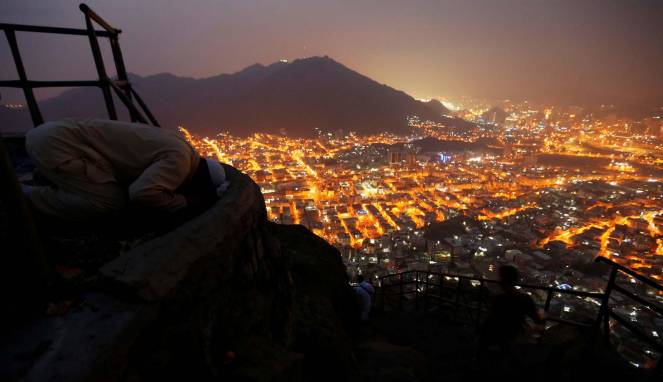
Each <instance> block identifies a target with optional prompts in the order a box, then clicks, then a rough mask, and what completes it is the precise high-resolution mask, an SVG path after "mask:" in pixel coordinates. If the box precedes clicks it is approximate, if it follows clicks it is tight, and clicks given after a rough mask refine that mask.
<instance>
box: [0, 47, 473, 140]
mask: <svg viewBox="0 0 663 382" xmlns="http://www.w3.org/2000/svg"><path fill="white" fill-rule="evenodd" d="M130 80H131V81H132V83H133V85H134V87H135V89H136V90H137V91H138V93H139V94H140V95H141V97H142V98H143V99H144V100H145V101H146V103H147V104H148V106H149V107H150V109H151V110H152V112H153V113H154V115H155V116H156V117H157V119H158V120H159V122H160V123H161V124H162V125H163V126H165V127H170V128H174V127H176V126H178V125H181V126H185V127H187V128H188V129H190V130H191V131H193V132H195V133H199V134H208V135H213V134H215V133H218V132H222V131H228V132H230V133H232V134H236V135H249V134H251V133H254V132H271V133H278V132H285V133H287V134H288V135H291V136H311V135H313V134H314V131H315V128H319V129H321V130H325V131H335V130H340V129H342V130H344V131H346V132H347V131H355V132H357V133H358V134H373V133H380V132H384V131H388V132H393V133H406V132H408V131H409V128H408V126H407V121H406V117H407V116H411V115H417V116H419V117H420V118H422V119H429V120H435V121H438V122H447V123H448V124H449V125H458V126H467V125H468V122H466V121H464V120H461V119H456V118H449V117H445V116H443V115H442V114H443V113H444V111H445V109H446V108H445V109H442V108H440V107H439V106H440V105H437V104H425V103H423V102H420V101H417V100H415V99H414V98H412V97H411V96H409V95H407V94H406V93H404V92H402V91H399V90H395V89H393V88H391V87H389V86H387V85H384V84H380V83H378V82H376V81H374V80H372V79H370V78H368V77H366V76H364V75H361V74H359V73H357V72H355V71H353V70H351V69H348V68H347V67H345V66H344V65H342V64H340V63H338V62H336V61H334V60H333V59H331V58H329V57H326V56H325V57H311V58H304V59H298V60H295V61H293V62H290V63H287V62H280V61H279V62H276V63H273V64H271V65H267V66H264V65H261V64H255V65H251V66H248V67H246V68H244V69H243V70H241V71H239V72H236V73H232V74H221V75H218V76H214V77H209V78H203V79H194V78H187V77H178V76H175V75H172V74H169V73H161V74H156V75H152V76H147V77H140V76H136V75H130ZM116 105H118V107H117V109H118V110H120V111H122V112H123V113H124V107H123V106H122V105H121V104H120V102H119V100H116ZM40 106H41V109H42V113H43V114H44V116H45V118H46V119H47V120H54V119H58V118H63V117H70V116H74V117H101V118H106V111H105V108H104V104H103V99H102V96H101V92H100V91H99V90H98V89H96V88H82V89H73V90H69V91H66V92H64V93H62V94H61V95H59V96H57V97H55V98H52V99H49V100H46V101H42V102H41V103H40ZM15 114H16V113H11V115H10V116H8V115H7V113H2V112H0V124H2V125H4V126H7V125H12V124H13V123H18V122H15V121H16V120H17V118H15V117H16V115H15ZM124 117H125V119H126V113H124ZM23 120H24V121H23V122H22V123H25V118H23Z"/></svg>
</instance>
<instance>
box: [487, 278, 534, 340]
mask: <svg viewBox="0 0 663 382" xmlns="http://www.w3.org/2000/svg"><path fill="white" fill-rule="evenodd" d="M499 275H500V286H501V288H502V292H501V293H500V294H498V295H496V296H495V297H494V298H493V300H492V304H491V305H490V308H489V313H488V316H487V318H486V321H485V322H484V326H483V329H482V331H481V341H480V342H481V344H480V346H481V347H482V348H484V349H483V350H486V349H485V348H487V347H491V346H495V345H496V346H498V347H499V348H501V350H506V349H507V348H508V347H509V346H510V344H511V343H512V342H513V341H514V340H515V339H516V338H517V337H518V336H519V335H520V334H521V333H523V332H524V331H525V329H526V328H527V323H526V319H527V318H528V317H529V318H530V319H532V321H534V322H535V323H536V324H539V325H540V324H543V322H544V320H543V316H542V314H540V312H539V310H538V309H537V308H536V305H535V304H534V301H533V300H532V297H530V296H529V295H528V294H526V293H523V292H521V291H519V290H518V289H516V284H517V283H518V281H519V280H520V274H519V273H518V270H517V269H516V268H515V267H513V266H511V265H504V266H502V267H500V269H499ZM480 350H481V349H480Z"/></svg>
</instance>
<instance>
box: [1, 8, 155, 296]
mask: <svg viewBox="0 0 663 382" xmlns="http://www.w3.org/2000/svg"><path fill="white" fill-rule="evenodd" d="M79 8H80V10H81V12H83V14H84V17H85V25H86V29H75V28H60V27H46V26H36V25H20V24H5V23H0V30H2V31H4V34H5V37H6V38H7V42H8V44H9V49H10V51H11V54H12V57H13V60H14V65H15V66H16V73H17V74H18V79H17V80H3V81H0V87H8V88H20V89H23V94H24V96H25V100H26V103H27V105H28V108H29V110H30V117H31V119H32V124H33V125H34V126H37V125H40V124H42V123H43V122H44V118H43V116H42V114H41V111H40V109H39V104H38V103H37V100H36V98H35V95H34V89H35V88H48V87H91V86H92V87H98V88H100V89H101V91H102V93H103V96H104V102H105V105H106V110H107V112H108V117H109V118H110V119H113V120H117V119H118V118H117V111H116V109H115V105H114V103H113V93H111V90H112V91H113V92H114V93H115V95H116V96H117V97H118V98H119V99H120V101H122V103H123V104H124V105H125V107H126V108H127V109H128V111H129V115H130V117H131V121H132V122H141V123H150V124H151V125H153V126H156V127H158V126H159V123H158V122H157V120H156V119H155V118H154V115H153V114H152V113H151V112H150V110H149V109H148V107H147V105H146V104H145V102H144V101H143V100H142V98H140V96H139V95H138V93H136V91H135V90H134V89H133V87H132V86H131V83H130V82H129V80H128V77H127V71H126V67H125V65H124V59H123V58H122V49H121V48H120V43H119V35H120V33H121V30H119V29H117V28H114V27H113V26H111V25H110V24H109V23H108V22H107V21H106V20H104V19H103V18H101V16H99V15H98V14H96V13H95V12H94V11H93V10H92V9H90V7H88V6H87V5H85V4H80V6H79ZM95 24H96V25H98V26H100V27H101V28H102V29H103V30H97V29H95ZM17 32H20V33H46V34H55V35H69V36H87V37H88V39H89V42H90V48H91V50H92V57H93V59H94V63H95V67H96V71H97V76H98V79H97V80H74V81H34V80H30V79H29V78H28V75H27V72H26V70H25V66H24V64H23V58H22V56H21V50H20V49H19V44H18V41H17V38H16V34H17ZM99 38H107V39H108V40H109V42H110V47H111V51H112V55H113V61H114V64H115V68H116V72H117V79H115V80H114V79H111V78H110V77H109V76H108V74H107V72H106V66H105V63H104V59H103V56H102V54H101V48H100V46H99ZM134 100H135V101H136V102H137V103H138V106H139V107H140V109H139V108H138V107H136V105H134V103H133V101H134ZM0 169H1V170H2V171H1V172H0V198H1V199H0V200H2V203H3V206H4V207H5V209H6V214H7V219H8V220H9V222H11V224H9V227H10V229H11V231H12V234H11V236H10V237H12V238H14V239H15V240H16V241H17V243H19V246H20V247H23V248H22V250H21V252H22V253H21V256H13V257H12V256H9V257H10V258H12V259H18V258H25V261H22V262H18V263H17V264H9V265H10V268H11V269H16V270H19V269H24V268H30V269H28V270H25V271H23V272H22V274H23V275H24V277H21V279H26V280H28V279H29V280H31V282H30V284H31V285H36V284H37V281H41V284H42V285H48V284H49V283H50V282H51V281H52V280H53V279H54V278H55V276H54V272H53V270H52V269H51V268H50V267H49V266H48V261H47V259H46V256H45V250H44V246H43V245H41V242H40V236H39V233H38V232H37V228H36V226H35V222H34V218H33V216H32V213H31V211H30V209H29V208H28V205H27V202H26V200H25V198H24V197H23V194H22V192H21V187H20V185H19V183H18V180H17V177H16V173H15V171H14V166H13V163H12V161H11V158H10V153H9V151H8V149H7V146H6V145H5V140H4V138H3V139H2V140H0ZM16 261H17V260H14V262H16ZM11 265H15V266H11ZM19 273H21V272H20V271H19ZM34 280H37V281H34Z"/></svg>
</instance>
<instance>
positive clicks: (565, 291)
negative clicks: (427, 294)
mask: <svg viewBox="0 0 663 382" xmlns="http://www.w3.org/2000/svg"><path fill="white" fill-rule="evenodd" d="M411 273H422V274H425V275H434V276H440V277H450V278H459V279H461V280H465V281H478V282H484V283H493V284H499V283H500V282H499V280H491V279H484V278H481V277H471V276H461V275H453V274H447V273H434V272H430V273H424V272H415V271H408V272H404V273H397V274H393V275H387V276H382V277H381V278H380V282H381V284H383V287H391V286H398V285H401V284H403V285H408V284H414V283H415V280H405V281H396V282H395V283H385V282H384V281H383V280H385V279H389V278H396V277H398V275H404V274H411ZM419 283H420V285H431V286H435V287H439V286H440V284H439V283H436V282H429V281H428V280H425V281H424V280H422V281H419ZM422 283H423V284H422ZM516 286H519V287H521V288H527V289H536V290H542V291H546V292H548V291H551V292H552V293H562V294H567V295H574V296H581V297H591V298H601V297H603V293H599V292H585V291H578V290H573V289H570V290H569V289H559V288H555V287H548V286H542V285H531V284H516ZM443 287H444V286H443ZM454 288H455V286H454Z"/></svg>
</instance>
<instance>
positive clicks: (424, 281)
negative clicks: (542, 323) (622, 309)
mask: <svg viewBox="0 0 663 382" xmlns="http://www.w3.org/2000/svg"><path fill="white" fill-rule="evenodd" d="M596 262H599V263H604V264H607V265H608V266H609V267H610V272H609V276H608V282H607V284H606V286H605V288H604V290H603V291H602V292H587V291H580V290H573V289H563V288H558V287H554V286H543V285H531V284H522V283H520V284H517V287H518V288H521V289H523V290H532V291H538V292H541V293H543V295H545V299H544V301H545V302H544V303H543V310H544V311H545V312H546V320H547V321H552V322H557V323H564V324H570V325H576V326H586V327H594V328H596V329H597V330H600V331H601V333H602V334H603V336H604V338H605V339H606V340H610V337H611V329H612V328H613V327H614V326H615V325H612V324H611V321H610V320H611V319H612V320H614V321H615V322H616V323H618V324H620V325H621V326H623V327H624V328H625V329H627V330H628V332H630V333H632V334H634V335H635V336H636V337H637V338H638V339H639V340H641V341H642V342H644V343H646V344H647V345H649V346H651V347H652V348H653V349H654V350H655V351H656V352H657V353H658V354H659V359H658V361H657V362H656V365H655V367H654V370H655V373H657V374H660V373H661V372H662V371H663V342H662V341H661V337H663V333H661V334H660V335H659V334H658V332H657V331H654V332H652V334H651V335H650V334H648V333H646V332H644V331H643V330H642V329H640V328H638V327H637V326H636V325H634V324H633V323H632V322H631V321H630V319H627V318H625V317H623V315H621V314H619V313H617V312H616V311H615V309H614V307H613V306H612V304H611V301H613V300H614V298H615V297H616V294H619V297H621V299H624V298H626V299H628V300H629V301H632V302H633V304H634V305H635V306H637V307H638V308H639V309H642V310H646V311H648V312H649V313H651V314H654V315H656V316H658V317H659V318H660V319H663V306H662V305H661V304H660V303H657V302H656V301H653V300H650V299H647V298H645V297H643V296H641V295H639V294H636V293H635V292H634V291H632V290H629V289H627V288H625V287H624V286H621V285H619V284H618V282H617V281H618V280H617V278H618V276H625V277H626V278H628V279H629V280H630V281H631V282H640V283H642V284H643V286H646V287H648V288H653V290H654V291H655V294H657V295H661V294H663V285H661V284H659V283H657V282H656V281H654V280H652V279H650V278H648V277H646V276H643V275H640V274H638V273H637V272H634V271H633V270H631V269H629V268H626V267H624V266H622V265H620V264H617V263H615V262H614V261H612V260H609V259H607V258H605V257H597V258H596ZM491 285H495V286H497V285H499V281H497V280H490V279H485V278H482V277H473V276H466V275H458V274H451V273H442V272H431V271H414V270H413V271H406V272H402V273H396V274H391V275H386V276H382V277H380V278H379V284H378V287H377V288H376V294H375V298H374V305H375V308H377V309H394V308H395V309H398V310H406V309H410V308H413V309H415V310H419V309H422V308H423V309H426V310H427V309H430V308H435V307H436V306H435V305H433V304H437V307H438V308H441V307H443V306H445V305H446V306H449V305H451V306H453V307H454V308H455V309H454V311H453V312H454V314H455V315H457V314H458V312H459V311H460V310H461V309H464V310H465V311H466V312H467V313H468V315H469V318H470V319H471V320H473V321H474V322H475V324H476V325H477V326H478V325H479V324H480V322H481V317H482V313H485V312H487V308H488V307H487V301H486V300H487V298H488V297H489V294H488V289H489V286H491ZM472 295H473V296H472ZM568 296H574V297H576V298H584V299H586V300H587V299H589V300H593V301H595V304H596V305H597V307H598V309H597V310H598V312H596V315H595V317H594V318H591V319H589V320H586V321H578V320H569V319H565V318H562V317H560V316H556V315H554V314H553V312H551V305H552V304H553V301H554V300H555V299H562V298H564V297H568ZM468 297H469V298H468ZM472 297H473V298H472ZM596 301H599V302H596ZM409 305H414V306H409Z"/></svg>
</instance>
